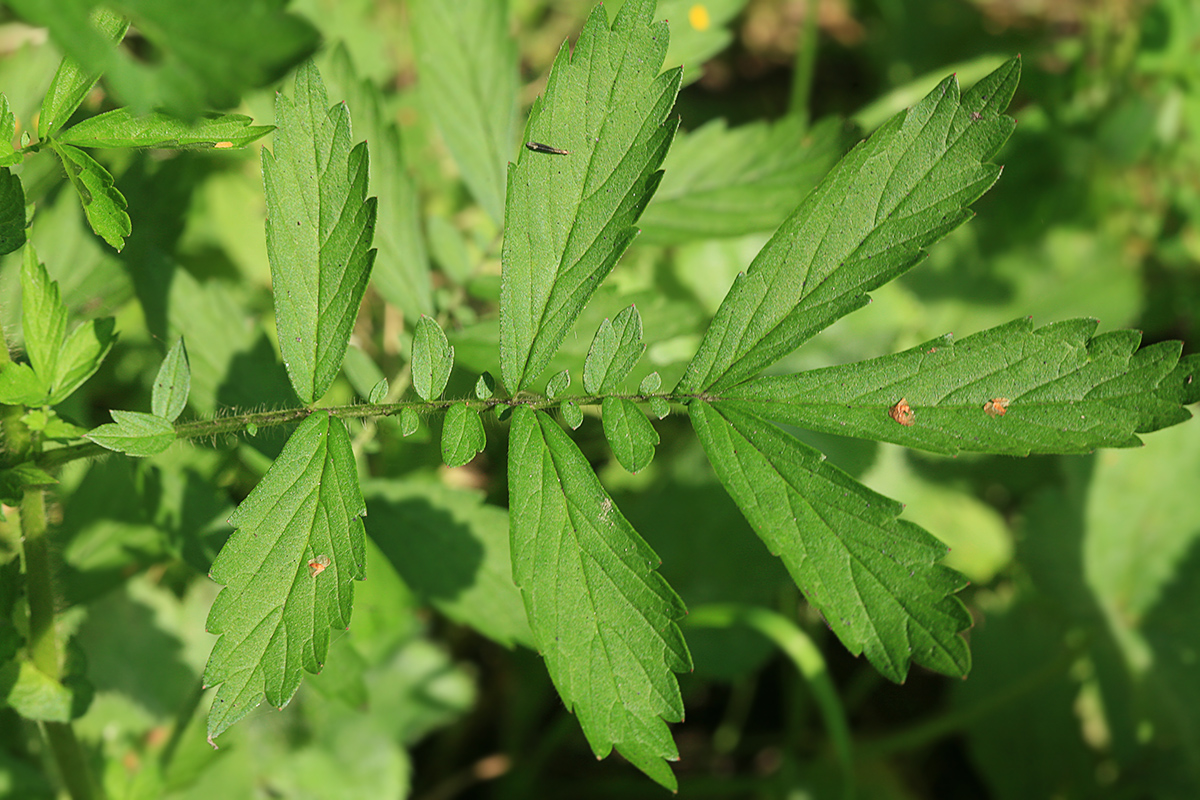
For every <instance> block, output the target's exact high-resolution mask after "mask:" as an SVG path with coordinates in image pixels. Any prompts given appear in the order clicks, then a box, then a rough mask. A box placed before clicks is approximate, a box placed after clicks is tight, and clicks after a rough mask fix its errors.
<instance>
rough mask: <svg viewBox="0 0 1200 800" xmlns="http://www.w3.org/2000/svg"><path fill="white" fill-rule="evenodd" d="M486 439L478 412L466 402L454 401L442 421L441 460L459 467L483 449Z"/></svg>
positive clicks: (449, 465)
mask: <svg viewBox="0 0 1200 800" xmlns="http://www.w3.org/2000/svg"><path fill="white" fill-rule="evenodd" d="M485 444H487V439H486V437H485V436H484V433H483V420H481V419H480V418H479V412H478V411H476V410H475V409H473V408H471V407H470V406H468V405H467V404H466V403H455V404H454V405H452V406H450V409H449V410H448V411H447V412H446V419H445V421H444V422H443V423H442V461H444V462H446V466H447V467H461V466H463V465H464V464H469V463H470V462H471V459H473V458H475V456H476V455H477V454H479V453H480V452H482V451H483V446H484V445H485Z"/></svg>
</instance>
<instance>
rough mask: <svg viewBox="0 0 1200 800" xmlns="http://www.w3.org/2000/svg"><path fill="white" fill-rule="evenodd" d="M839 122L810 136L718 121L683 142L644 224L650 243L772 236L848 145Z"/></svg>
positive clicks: (795, 124)
mask: <svg viewBox="0 0 1200 800" xmlns="http://www.w3.org/2000/svg"><path fill="white" fill-rule="evenodd" d="M849 143H850V142H849V137H848V136H847V135H846V134H845V133H844V125H843V123H842V122H841V121H840V120H835V119H830V120H825V121H822V122H820V123H818V124H817V125H815V126H813V127H811V128H809V127H808V126H806V125H805V123H804V120H802V119H799V118H797V117H784V118H783V119H781V120H779V121H777V122H773V123H769V122H756V123H751V124H749V125H742V126H740V127H737V128H729V127H727V123H726V122H725V120H722V119H716V120H713V121H711V122H708V123H706V124H705V125H703V126H701V127H700V128H697V129H696V130H695V131H692V132H690V133H688V134H686V135H683V134H681V135H679V136H677V137H676V139H675V143H674V144H673V145H672V146H671V152H670V153H668V154H667V158H666V160H665V161H663V182H662V186H660V187H659V190H658V192H657V193H656V194H655V195H654V199H653V200H651V201H650V205H649V206H647V207H646V213H645V214H643V215H642V219H641V222H640V223H639V224H640V226H641V228H642V236H643V237H644V239H645V241H646V242H649V243H653V244H678V243H682V242H688V241H693V240H696V239H715V238H720V237H730V236H742V235H745V234H748V233H757V232H759V231H773V230H775V229H776V228H777V227H779V225H780V224H781V223H782V222H783V221H784V220H785V219H787V217H788V215H789V214H791V213H792V212H793V211H795V209H796V206H797V205H799V204H800V203H801V201H803V200H804V198H805V196H806V195H807V194H808V193H809V192H810V191H811V190H812V188H813V187H814V186H816V185H817V182H818V181H820V180H821V178H823V177H824V176H825V175H826V174H827V173H828V172H829V170H830V168H831V167H832V166H833V164H834V162H835V161H836V160H837V158H838V157H839V156H840V155H842V153H843V152H845V148H846V146H848V145H849Z"/></svg>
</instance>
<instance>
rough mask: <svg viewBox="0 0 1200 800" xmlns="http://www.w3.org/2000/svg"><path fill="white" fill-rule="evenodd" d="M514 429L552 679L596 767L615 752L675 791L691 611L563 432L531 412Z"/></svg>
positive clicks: (536, 610) (514, 520)
mask: <svg viewBox="0 0 1200 800" xmlns="http://www.w3.org/2000/svg"><path fill="white" fill-rule="evenodd" d="M512 420H513V422H512V433H511V437H510V441H509V476H510V477H509V480H510V490H509V492H510V493H509V514H510V524H511V535H512V556H513V577H514V579H515V581H516V583H517V586H518V587H519V588H520V589H521V593H522V596H523V597H524V599H525V608H526V611H527V613H528V616H529V620H530V625H531V627H532V628H533V632H534V635H535V637H536V638H537V641H538V645H539V648H540V649H541V652H542V654H543V656H544V657H545V659H546V666H547V668H548V670H549V672H550V677H551V679H552V680H553V681H554V685H555V687H556V688H557V689H558V692H559V694H560V695H561V696H562V698H563V702H564V703H566V705H567V708H568V709H570V710H572V711H573V712H574V713H575V714H576V715H577V716H578V717H579V722H580V725H581V726H582V727H583V731H584V734H585V735H586V736H587V739H588V742H589V744H590V745H591V747H592V751H593V752H594V753H595V754H596V756H597V758H603V757H604V756H606V755H608V753H609V752H610V751H611V750H612V748H613V747H614V746H615V747H616V748H617V749H618V750H620V751H621V754H622V755H624V756H625V757H626V758H627V759H629V760H630V761H631V762H633V763H634V764H635V765H636V766H637V767H638V768H639V769H641V770H642V771H644V772H645V773H646V774H647V775H649V776H650V777H652V778H653V779H654V780H656V781H658V782H659V783H662V784H663V785H665V786H668V787H670V788H674V787H675V778H674V775H673V774H672V772H671V770H670V769H669V768H668V767H667V766H666V764H665V763H664V761H663V759H667V760H675V759H677V758H678V752H677V750H676V748H675V743H674V742H673V741H672V739H671V734H670V731H669V730H668V729H667V726H666V724H665V722H664V720H665V721H667V722H674V721H679V720H681V719H683V703H682V700H681V698H680V696H679V687H678V684H677V683H676V681H675V676H674V675H673V674H672V671H675V672H682V671H686V670H690V669H691V656H690V655H689V654H688V650H687V645H686V644H685V642H684V640H683V636H682V634H681V633H680V631H679V628H678V626H677V625H676V623H675V620H677V619H679V618H680V617H682V616H683V615H684V614H685V613H686V611H685V609H684V606H683V602H682V601H681V600H680V599H679V596H678V595H676V594H675V592H674V591H673V590H672V589H671V588H670V586H668V585H667V583H666V581H665V580H663V578H662V577H661V576H660V575H659V574H658V572H656V571H655V569H656V567H657V566H658V563H659V559H658V557H657V556H656V555H655V554H654V551H653V550H651V549H650V547H649V546H648V545H647V544H646V543H645V541H644V540H643V539H642V538H641V537H640V536H639V535H638V534H637V532H636V531H634V529H633V527H632V526H631V525H630V524H629V522H628V521H626V519H625V517H624V516H622V515H621V512H620V511H619V510H618V509H617V508H616V507H615V506H614V505H613V502H612V499H611V498H610V497H609V496H608V495H607V493H605V491H604V489H603V487H602V486H601V485H600V482H599V480H597V478H596V475H595V472H593V470H592V467H591V465H590V464H589V463H588V461H587V459H586V458H584V456H583V454H582V453H581V452H580V451H579V449H578V447H576V445H575V443H574V442H572V441H571V439H570V438H569V437H568V436H567V435H566V433H564V432H563V430H562V429H561V428H560V427H559V426H558V424H557V423H555V422H554V421H553V420H552V419H551V418H550V417H549V416H548V415H547V414H545V413H544V412H540V411H536V412H535V411H533V410H531V409H528V408H524V407H520V408H517V409H516V410H515V411H514V412H513V417H512Z"/></svg>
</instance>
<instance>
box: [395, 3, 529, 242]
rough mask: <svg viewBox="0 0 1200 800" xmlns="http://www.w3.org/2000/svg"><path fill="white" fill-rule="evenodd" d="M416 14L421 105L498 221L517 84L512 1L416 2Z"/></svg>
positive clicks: (477, 195)
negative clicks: (510, 20)
mask: <svg viewBox="0 0 1200 800" xmlns="http://www.w3.org/2000/svg"><path fill="white" fill-rule="evenodd" d="M410 12H411V14H412V24H413V45H414V47H415V49H416V56H417V69H418V74H419V77H420V81H419V83H418V88H419V89H420V93H421V102H422V105H423V106H424V107H425V108H426V109H427V110H428V111H429V116H430V117H431V118H432V119H433V121H434V122H435V123H436V124H437V127H438V130H439V131H441V133H442V138H443V139H444V140H445V141H446V146H447V147H448V148H449V149H450V153H451V154H452V155H453V156H454V160H455V162H457V164H458V167H459V169H460V170H461V171H462V176H463V180H464V181H465V182H466V184H467V187H468V188H469V189H470V190H471V194H472V195H474V197H475V199H476V200H477V201H479V204H480V205H481V206H483V209H484V210H485V211H486V212H487V213H488V215H489V216H491V218H492V219H493V220H495V221H496V222H500V221H501V220H502V219H503V218H504V181H505V174H504V170H505V165H506V164H507V163H508V159H509V158H510V157H511V155H512V148H513V118H514V115H515V114H516V110H517V86H518V83H519V80H518V74H517V42H516V39H514V38H513V36H512V35H511V34H510V33H509V27H508V2H507V0H459V2H455V3H446V2H442V0H415V1H414V2H413V3H412V4H411V6H410Z"/></svg>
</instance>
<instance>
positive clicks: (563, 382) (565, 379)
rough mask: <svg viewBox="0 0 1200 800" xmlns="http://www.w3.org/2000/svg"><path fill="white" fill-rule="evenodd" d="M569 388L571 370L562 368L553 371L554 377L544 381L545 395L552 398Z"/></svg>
mask: <svg viewBox="0 0 1200 800" xmlns="http://www.w3.org/2000/svg"><path fill="white" fill-rule="evenodd" d="M569 388H571V370H569V369H564V370H563V371H562V372H557V373H555V374H554V377H552V378H551V379H550V380H548V381H546V397H549V398H550V399H551V400H553V399H554V398H556V397H558V396H560V395H561V394H562V393H563V392H565V391H566V390H567V389H569Z"/></svg>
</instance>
